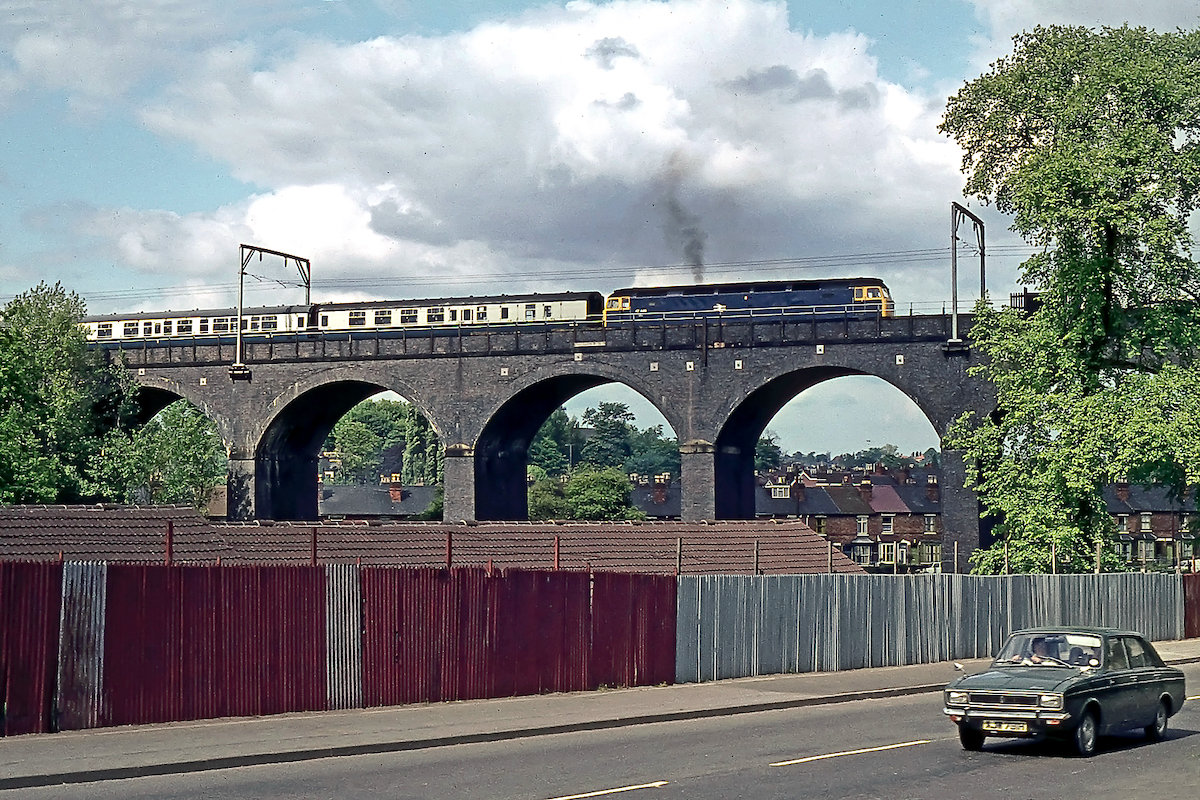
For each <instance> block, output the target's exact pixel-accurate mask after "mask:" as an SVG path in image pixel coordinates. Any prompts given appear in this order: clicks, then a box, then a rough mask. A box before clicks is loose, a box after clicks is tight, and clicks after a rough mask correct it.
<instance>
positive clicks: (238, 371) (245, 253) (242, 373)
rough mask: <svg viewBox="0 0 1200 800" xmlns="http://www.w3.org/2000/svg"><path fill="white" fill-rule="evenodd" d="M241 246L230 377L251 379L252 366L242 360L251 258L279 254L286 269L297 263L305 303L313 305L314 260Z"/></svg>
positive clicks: (249, 245)
mask: <svg viewBox="0 0 1200 800" xmlns="http://www.w3.org/2000/svg"><path fill="white" fill-rule="evenodd" d="M240 247H241V262H242V265H241V267H240V268H239V269H238V302H237V329H236V330H237V348H236V350H235V354H234V359H233V364H231V365H230V367H229V378H230V380H235V381H239V380H240V381H248V380H250V368H249V367H247V366H246V364H245V362H243V361H242V329H243V328H244V327H245V323H243V322H242V305H243V299H244V292H245V286H244V284H245V279H246V267H247V265H249V263H250V260H251V259H252V258H253V257H254V254H255V253H258V260H259V261H262V257H263V255H264V254H265V255H269V256H279V257H280V258H282V259H283V266H284V268H285V269H286V268H287V265H288V262H289V261H292V262H295V264H296V269H298V270H299V271H300V280H302V281H303V282H304V305H306V306H309V305H312V262H311V261H309V260H308V259H307V258H301V257H300V256H294V255H292V254H291V253H281V252H280V251H278V250H268V249H267V248H265V247H256V246H255V245H252V244H243V245H240Z"/></svg>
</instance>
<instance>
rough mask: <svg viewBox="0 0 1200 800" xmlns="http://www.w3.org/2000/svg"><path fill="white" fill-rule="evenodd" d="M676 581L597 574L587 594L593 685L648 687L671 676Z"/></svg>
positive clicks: (663, 681) (646, 576)
mask: <svg viewBox="0 0 1200 800" xmlns="http://www.w3.org/2000/svg"><path fill="white" fill-rule="evenodd" d="M675 600H676V580H675V578H674V577H671V576H665V575H638V574H629V573H612V572H610V573H596V574H595V576H594V587H593V596H592V684H593V685H594V686H653V685H656V684H659V683H672V682H674V679H675V614H676V611H675Z"/></svg>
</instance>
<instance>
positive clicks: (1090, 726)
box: [1073, 711, 1099, 758]
mask: <svg viewBox="0 0 1200 800" xmlns="http://www.w3.org/2000/svg"><path fill="white" fill-rule="evenodd" d="M1073 738H1074V742H1075V752H1076V753H1078V754H1079V755H1080V756H1082V757H1084V758H1087V757H1088V756H1090V755H1092V754H1093V753H1095V752H1096V740H1097V739H1098V738H1099V730H1098V727H1097V725H1096V712H1095V711H1085V712H1083V718H1082V719H1080V720H1079V725H1078V726H1077V727H1076V728H1075V734H1074V736H1073Z"/></svg>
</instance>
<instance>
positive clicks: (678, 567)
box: [675, 536, 683, 577]
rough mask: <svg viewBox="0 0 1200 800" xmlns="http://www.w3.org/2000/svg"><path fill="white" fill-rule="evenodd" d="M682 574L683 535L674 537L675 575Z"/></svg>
mask: <svg viewBox="0 0 1200 800" xmlns="http://www.w3.org/2000/svg"><path fill="white" fill-rule="evenodd" d="M682 574H683V537H682V536H677V537H675V577H679V576H680V575H682Z"/></svg>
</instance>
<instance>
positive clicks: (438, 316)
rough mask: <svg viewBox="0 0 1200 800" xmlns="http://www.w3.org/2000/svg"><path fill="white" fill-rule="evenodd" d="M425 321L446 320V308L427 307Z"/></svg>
mask: <svg viewBox="0 0 1200 800" xmlns="http://www.w3.org/2000/svg"><path fill="white" fill-rule="evenodd" d="M425 321H426V322H445V321H446V309H444V308H431V309H429V310H428V311H426V312H425Z"/></svg>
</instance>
